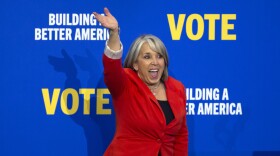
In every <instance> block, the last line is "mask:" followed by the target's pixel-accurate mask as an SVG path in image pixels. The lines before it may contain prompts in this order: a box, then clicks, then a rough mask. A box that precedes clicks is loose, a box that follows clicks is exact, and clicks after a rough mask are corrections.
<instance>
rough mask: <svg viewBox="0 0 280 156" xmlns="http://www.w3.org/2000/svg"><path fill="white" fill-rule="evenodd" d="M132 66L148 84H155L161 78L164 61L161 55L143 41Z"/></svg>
mask: <svg viewBox="0 0 280 156" xmlns="http://www.w3.org/2000/svg"><path fill="white" fill-rule="evenodd" d="M133 67H134V69H135V70H136V71H137V73H138V76H139V77H140V78H141V79H142V81H144V82H145V83H146V84H148V85H155V84H157V83H159V81H160V79H161V76H162V73H163V70H164V68H165V62H164V58H163V56H162V55H161V54H159V53H157V52H155V51H153V50H152V49H151V48H150V46H149V44H148V43H147V42H145V43H144V44H143V45H142V47H141V49H140V52H139V56H138V58H137V60H136V63H134V64H133Z"/></svg>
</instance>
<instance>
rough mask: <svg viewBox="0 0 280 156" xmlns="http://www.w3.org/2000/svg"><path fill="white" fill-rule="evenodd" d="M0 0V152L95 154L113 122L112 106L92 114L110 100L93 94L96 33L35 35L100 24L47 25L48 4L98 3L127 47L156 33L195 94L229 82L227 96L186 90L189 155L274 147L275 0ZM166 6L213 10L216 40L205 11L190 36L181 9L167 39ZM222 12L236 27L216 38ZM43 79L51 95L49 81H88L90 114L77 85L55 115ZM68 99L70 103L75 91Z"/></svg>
mask: <svg viewBox="0 0 280 156" xmlns="http://www.w3.org/2000/svg"><path fill="white" fill-rule="evenodd" d="M0 7H1V10H0V15H1V34H0V43H1V44H0V45H1V46H0V51H1V53H0V63H1V64H0V71H1V81H0V86H1V89H2V91H1V94H0V102H1V108H0V121H1V123H0V124H1V125H0V127H1V128H0V132H1V133H0V155H7V156H8V155H28V156H33V155H41V156H44V155H46V156H50V155H53V156H58V155H68V156H72V155H73V156H76V155H80V156H89V155H94V156H95V155H96V156H98V155H102V153H103V152H104V150H105V149H106V147H107V145H108V144H109V143H110V141H111V139H112V137H113V134H114V129H115V121H114V111H113V110H112V112H111V113H110V114H109V115H105V114H98V113H97V110H100V108H97V107H96V106H97V103H98V102H96V101H98V100H104V99H105V100H106V99H109V104H104V105H102V109H107V110H110V109H112V103H111V99H110V95H108V94H104V95H102V96H100V95H101V94H100V95H98V94H97V92H98V89H100V90H101V89H102V88H106V86H105V85H104V82H103V77H102V71H103V67H102V62H101V58H102V53H103V49H104V44H105V41H104V38H103V39H102V38H99V40H97V39H96V40H74V37H73V38H72V40H55V39H54V38H53V39H52V40H40V39H38V40H36V28H39V29H40V30H42V29H41V28H62V29H63V28H69V29H71V31H73V34H72V35H73V36H74V35H75V34H74V33H75V32H76V31H77V28H81V29H82V28H102V27H100V26H99V25H98V24H97V25H93V26H83V25H76V26H69V25H64V26H58V25H50V23H49V14H63V13H64V14H69V15H70V16H71V15H73V14H90V13H92V12H93V11H97V12H99V13H102V12H103V8H104V7H108V8H109V9H110V11H111V12H112V14H113V15H114V16H115V17H116V18H117V19H118V21H119V25H120V27H121V40H122V43H123V45H124V52H125V54H126V52H127V51H128V48H129V46H130V44H131V43H132V41H133V40H134V39H135V38H136V37H138V36H139V35H141V34H147V33H148V34H154V35H156V36H158V37H159V38H161V39H162V40H163V42H164V43H165V45H166V47H167V49H168V52H169V57H170V66H169V70H170V73H171V75H173V76H174V77H176V78H177V79H179V80H180V81H182V82H183V84H184V85H185V86H186V87H187V88H189V89H192V91H193V94H195V90H199V89H203V88H210V89H214V88H217V89H219V91H220V92H219V93H220V94H219V95H220V96H222V91H223V90H224V89H226V90H227V91H228V98H229V99H223V100H222V99H219V100H213V99H212V100H211V99H210V100H209V99H208V100H207V99H192V100H191V99H189V101H188V102H190V103H193V104H194V106H195V109H194V112H195V113H194V114H190V115H187V124H188V128H189V152H190V154H189V155H190V156H212V155H215V156H219V155H221V156H225V155H226V156H260V155H267V156H269V155H280V154H279V151H280V133H279V132H280V124H279V120H280V118H279V117H280V116H279V109H280V105H279V101H278V100H277V99H278V97H279V95H280V92H279V88H280V82H279V80H280V76H279V71H280V70H279V67H280V46H279V45H280V40H279V35H280V31H279V27H280V22H279V14H280V11H279V7H280V3H279V2H277V1H273V0H256V1H252V2H251V1H248V0H247V1H246V0H245V1H241V0H207V1H206V0H195V1H187V0H182V1H171V0H169V1H160V0H155V1H148V0H142V1H129V0H125V1H120V0H115V1H109V0H96V1H89V0H84V1H78V0H40V1H36V0H29V1H24V0H14V1H8V0H4V1H2V2H1V6H0ZM167 14H173V15H174V20H175V25H176V26H178V22H177V21H178V17H179V14H186V17H185V18H186V19H187V18H188V17H189V15H193V14H198V15H200V17H202V18H203V17H204V14H219V15H220V19H219V20H216V25H215V40H209V38H208V36H209V35H208V34H209V31H208V28H209V22H208V21H207V20H204V33H203V36H202V37H201V38H199V39H198V40H196V41H194V40H191V39H190V38H189V36H187V34H186V30H185V29H186V27H187V26H186V19H185V20H184V22H183V27H182V34H181V38H180V39H179V40H173V39H172V32H171V31H170V23H169V22H168V18H167ZM222 14H224V15H225V14H235V15H236V19H231V20H229V23H230V24H231V26H232V25H234V28H231V29H232V30H229V31H228V33H229V34H235V35H236V39H234V40H223V39H222V38H221V35H222V32H221V30H222V29H223V28H222V26H221V25H222V22H221V19H222ZM177 28H178V27H177ZM191 28H192V30H193V33H194V34H196V32H199V30H200V29H201V28H202V25H201V23H199V22H197V20H194V22H193V25H192V27H188V29H191ZM62 29H61V30H62ZM99 30H100V31H101V30H102V31H103V33H104V32H105V31H104V30H103V29H99ZM212 32H213V31H212ZM95 33H97V31H96V32H95ZM105 33H106V32H105ZM95 35H96V34H95ZM103 35H104V34H103ZM105 37H106V35H105ZM43 88H45V89H48V90H49V94H50V99H52V98H53V97H52V95H53V91H54V89H55V88H59V89H60V94H59V95H61V92H63V91H64V90H65V89H66V88H74V89H75V90H77V91H78V90H79V88H94V89H95V94H92V95H91V98H90V114H89V115H85V114H84V113H83V102H84V99H85V98H84V96H83V95H82V94H79V95H78V99H79V108H78V111H77V112H75V113H74V114H73V115H67V114H65V112H63V111H62V109H61V106H60V105H61V103H60V100H61V97H60V96H58V103H57V107H56V110H55V112H54V115H49V114H47V112H46V105H45V102H44V98H43V94H42V89H43ZM67 99H68V103H67V105H68V108H71V106H72V102H71V101H72V99H74V97H71V96H68V98H67ZM85 100H86V99H85ZM86 101H87V100H86ZM101 103H102V102H101ZM103 103H106V101H105V102H104V101H103ZM205 103H218V104H217V105H218V106H220V105H221V103H234V104H237V103H239V104H240V106H241V109H242V114H237V115H230V114H227V115H223V114H221V113H218V114H216V115H213V114H212V115H211V114H198V107H199V106H202V108H204V107H203V106H205V105H206V104H205ZM211 106H212V105H211ZM219 109H221V108H220V107H219ZM211 110H214V108H213V109H211ZM277 151H278V152H277Z"/></svg>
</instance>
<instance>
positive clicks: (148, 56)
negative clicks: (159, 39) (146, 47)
mask: <svg viewBox="0 0 280 156" xmlns="http://www.w3.org/2000/svg"><path fill="white" fill-rule="evenodd" d="M144 58H145V59H149V58H151V56H150V55H144ZM157 58H162V55H161V54H158V55H157Z"/></svg>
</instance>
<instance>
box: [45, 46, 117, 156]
mask: <svg viewBox="0 0 280 156" xmlns="http://www.w3.org/2000/svg"><path fill="white" fill-rule="evenodd" d="M86 53H87V56H86V57H84V56H77V55H75V56H74V60H75V62H76V64H77V65H78V66H79V67H80V69H81V70H82V71H86V72H88V73H89V78H88V81H87V86H86V87H83V86H81V82H80V80H79V79H78V78H77V74H78V70H77V68H76V64H75V62H74V61H73V59H72V58H71V57H70V56H69V55H68V53H67V52H66V51H65V50H63V49H62V50H61V54H62V56H63V57H62V58H60V57H55V56H48V60H49V63H50V64H51V65H52V66H53V67H54V70H55V71H56V72H61V73H64V74H65V75H66V81H65V84H64V87H65V89H67V88H73V89H75V90H76V91H79V89H80V88H95V94H93V95H92V96H91V97H90V99H89V101H90V105H89V106H90V107H89V108H86V109H89V111H90V114H89V115H84V114H83V109H84V108H83V106H84V104H83V102H84V96H83V95H81V94H79V103H78V104H79V108H78V111H77V112H76V113H75V114H73V115H69V117H71V119H72V120H73V121H74V122H75V123H76V124H78V125H79V126H81V127H82V128H83V130H84V134H85V138H86V141H87V153H88V156H99V155H100V156H101V155H102V154H103V153H104V151H105V150H106V148H107V146H108V145H109V143H110V142H111V140H112V138H113V135H114V132H115V119H114V116H115V115H114V111H113V108H112V105H109V106H107V107H108V108H104V109H109V108H110V109H112V114H111V115H97V114H96V101H97V99H98V97H97V96H96V93H97V89H98V88H107V87H106V85H105V84H104V81H103V74H102V72H101V70H100V67H99V66H98V63H97V61H96V59H95V57H94V56H93V55H92V53H90V52H89V51H88V50H87V51H86ZM103 98H109V101H112V100H111V96H110V95H104V97H103ZM65 100H67V106H68V108H71V107H72V102H71V101H72V97H71V96H68V97H67V99H65ZM104 106H105V105H104Z"/></svg>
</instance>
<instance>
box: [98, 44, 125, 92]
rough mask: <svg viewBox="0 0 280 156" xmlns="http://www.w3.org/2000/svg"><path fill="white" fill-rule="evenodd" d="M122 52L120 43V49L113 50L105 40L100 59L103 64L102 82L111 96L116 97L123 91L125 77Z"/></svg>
mask: <svg viewBox="0 0 280 156" xmlns="http://www.w3.org/2000/svg"><path fill="white" fill-rule="evenodd" d="M122 53H123V46H122V44H121V49H120V50H118V51H114V50H111V49H110V48H109V47H108V45H107V42H106V46H105V51H104V54H103V59H102V61H103V66H104V82H105V84H106V85H107V87H108V89H109V91H110V93H111V95H112V97H118V96H119V95H120V94H121V93H122V92H123V90H124V87H125V83H126V79H127V78H126V74H125V72H124V69H123V67H122V63H121V58H122Z"/></svg>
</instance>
